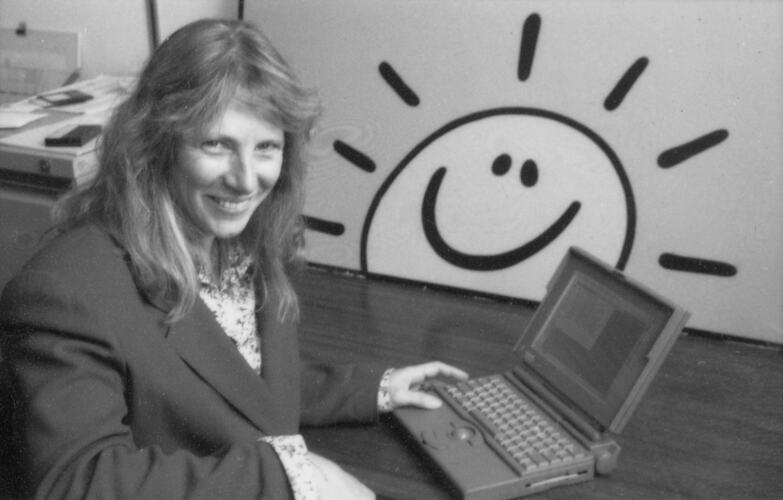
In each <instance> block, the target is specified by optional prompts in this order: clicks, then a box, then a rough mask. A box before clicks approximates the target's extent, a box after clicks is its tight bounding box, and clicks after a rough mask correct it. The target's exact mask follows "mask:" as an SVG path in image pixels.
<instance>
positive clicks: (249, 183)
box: [225, 154, 258, 194]
mask: <svg viewBox="0 0 783 500" xmlns="http://www.w3.org/2000/svg"><path fill="white" fill-rule="evenodd" d="M225 180H226V185H227V186H228V187H230V188H232V189H234V190H235V191H237V192H238V193H242V194H247V193H253V192H255V191H256V189H257V188H258V174H257V172H256V169H255V168H254V161H253V158H252V157H248V156H247V155H242V154H237V155H234V157H233V159H232V162H231V170H230V171H229V173H228V175H226V178H225Z"/></svg>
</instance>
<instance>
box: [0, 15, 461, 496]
mask: <svg viewBox="0 0 783 500" xmlns="http://www.w3.org/2000/svg"><path fill="white" fill-rule="evenodd" d="M318 110H319V105H318V102H317V100H316V98H315V97H314V95H313V94H312V93H310V92H308V91H307V90H306V89H304V88H303V87H302V86H301V85H300V84H299V83H298V82H297V81H296V79H295V78H294V76H293V75H292V74H291V71H290V69H289V68H288V66H287V65H286V63H285V62H284V61H283V60H282V59H281V57H280V56H279V55H278V54H277V52H276V51H275V50H274V49H273V47H272V46H271V45H270V43H269V41H268V40H266V39H265V38H264V36H263V35H262V34H261V33H260V32H259V31H257V30H256V29H255V28H253V27H252V26H251V25H249V24H246V23H242V22H232V21H216V20H203V21H197V22H195V23H192V24H190V25H187V26H185V27H183V28H181V29H180V30H178V31H177V32H176V33H174V34H173V35H172V36H171V37H170V38H169V39H168V40H167V41H166V42H164V43H163V44H162V45H161V46H160V47H159V48H158V49H157V50H156V51H155V52H154V53H153V55H152V57H151V58H150V60H149V61H148V63H147V65H146V67H145V69H144V70H143V72H142V74H141V77H140V79H139V82H138V84H137V87H136V89H135V90H134V92H133V93H132V95H131V96H130V97H129V98H128V99H127V100H126V101H125V102H124V103H123V104H121V105H120V106H119V108H118V109H117V110H116V112H115V113H114V115H113V116H112V119H111V120H110V122H109V124H108V125H107V127H106V129H105V132H104V135H103V138H102V142H101V147H100V170H99V172H98V175H97V178H96V180H95V182H94V183H93V184H91V185H90V186H89V187H87V188H86V189H84V190H82V191H80V192H77V193H74V194H73V195H72V196H71V197H69V198H67V199H65V200H64V201H63V202H62V204H61V205H60V206H59V207H58V210H57V211H56V222H57V225H56V228H57V231H56V232H57V235H56V236H55V237H54V238H53V239H52V240H51V241H50V242H48V244H47V245H46V247H45V248H44V249H43V250H42V251H40V252H39V253H38V254H37V255H36V256H35V257H33V259H32V260H31V261H30V262H29V263H28V264H27V265H26V266H25V268H24V269H23V271H22V272H21V273H20V274H19V275H18V276H17V277H16V278H15V279H14V280H12V281H11V282H10V283H9V284H8V285H7V287H6V290H5V291H4V293H3V297H2V301H1V302H0V311H1V312H0V318H1V320H0V325H2V326H1V327H0V328H2V331H3V355H4V357H5V358H6V361H7V363H8V365H9V368H10V370H11V373H12V385H13V391H14V396H15V399H16V400H17V402H16V405H17V411H16V412H15V414H14V423H13V428H14V433H15V437H16V438H17V439H18V440H19V442H21V443H22V444H21V445H20V446H19V450H18V452H19V456H20V461H21V463H22V465H23V468H24V470H25V472H26V477H25V478H24V479H25V483H26V484H27V485H29V486H30V488H31V489H32V491H34V495H35V497H37V498H58V499H61V498H79V499H81V498H112V499H115V498H166V499H175V498H230V499H243V498H254V499H256V498H289V497H294V498H340V499H346V498H371V497H372V492H370V491H369V490H368V489H367V488H366V487H364V486H363V485H362V484H361V483H360V482H359V481H357V480H356V479H355V478H353V477H352V476H350V475H349V474H347V473H346V472H344V471H343V470H342V469H340V468H339V467H338V466H337V465H335V464H334V463H332V462H330V461H328V460H326V459H324V458H322V457H319V456H317V455H315V454H313V453H310V452H308V451H307V449H306V446H305V444H304V442H303V440H302V438H301V436H300V435H299V434H298V428H299V425H300V424H301V423H305V424H326V423H331V422H336V421H373V420H374V419H375V418H377V414H378V412H379V411H384V410H388V409H390V408H392V407H394V406H397V405H404V404H415V405H418V406H422V407H426V408H430V407H435V406H437V405H438V404H439V403H440V402H439V401H438V400H437V399H436V398H434V397H433V396H431V395H427V394H425V393H422V392H418V391H416V390H414V389H412V387H414V385H415V384H417V383H419V382H421V381H423V380H424V379H426V378H428V377H431V376H435V375H446V376H454V377H459V378H464V377H466V375H465V374H464V373H463V372H462V371H461V370H458V369H456V368H453V367H450V366H448V365H444V364H441V363H428V364H424V365H418V366H413V367H407V368H403V369H398V370H386V371H384V370H382V369H379V368H378V367H365V366H320V365H310V364H301V363H300V361H299V354H298V347H297V338H296V331H295V324H296V320H297V318H298V306H297V299H296V294H295V293H294V290H293V289H292V286H291V283H290V282H289V279H288V277H287V274H286V270H287V269H288V268H289V267H290V266H291V265H292V264H293V263H294V262H295V260H296V255H297V252H298V250H299V249H300V247H301V245H302V238H301V235H302V227H301V218H300V210H301V207H302V198H303V192H302V191H303V185H302V183H303V176H304V159H303V147H304V142H305V139H306V138H307V136H308V133H309V132H310V128H311V126H312V124H313V121H314V119H315V117H316V115H317V113H318Z"/></svg>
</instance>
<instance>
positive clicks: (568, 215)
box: [421, 167, 581, 271]
mask: <svg viewBox="0 0 783 500" xmlns="http://www.w3.org/2000/svg"><path fill="white" fill-rule="evenodd" d="M445 176H446V167H440V168H439V169H437V170H436V171H435V173H433V174H432V177H431V178H430V182H429V183H428V184H427V190H426V192H425V193H424V200H423V203H422V206H421V222H422V225H423V227H424V235H425V236H426V238H427V241H428V242H429V244H430V246H431V247H432V249H433V250H434V251H435V253H437V254H438V256H439V257H440V258H442V259H443V260H445V261H447V262H449V263H451V264H453V265H455V266H458V267H461V268H463V269H468V270H473V271H496V270H499V269H506V268H508V267H511V266H513V265H516V264H518V263H520V262H522V261H524V260H525V259H527V258H529V257H530V256H532V255H535V254H536V253H537V252H539V251H540V250H542V249H544V248H546V246H547V245H549V243H551V242H552V241H554V240H555V239H556V238H557V237H558V236H560V234H561V233H562V232H563V231H564V230H565V229H566V228H567V227H568V225H569V224H570V223H571V221H572V220H574V217H576V214H577V213H578V212H579V209H580V207H581V204H580V203H579V202H578V201H574V202H572V203H571V204H570V205H569V207H568V208H567V209H566V210H565V212H563V214H562V215H561V216H560V217H558V219H557V220H556V221H555V222H554V223H552V224H551V225H550V226H549V227H548V228H547V229H546V230H545V231H543V232H542V233H540V234H539V235H538V236H536V237H535V238H533V239H532V240H530V241H528V242H527V243H525V244H523V245H521V246H518V247H517V248H514V249H513V250H509V251H507V252H502V253H497V254H491V255H475V254H468V253H464V252H461V251H459V250H457V249H455V248H454V247H452V246H451V245H449V244H448V243H446V240H444V239H443V237H442V236H441V234H440V230H439V229H438V223H437V220H436V217H435V205H436V204H437V199H438V192H439V191H440V186H441V184H442V183H443V178H444V177H445Z"/></svg>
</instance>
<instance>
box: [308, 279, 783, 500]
mask: <svg viewBox="0 0 783 500" xmlns="http://www.w3.org/2000/svg"><path fill="white" fill-rule="evenodd" d="M297 288H298V290H299V293H300V296H301V299H302V303H303V324H302V327H301V330H300V331H301V335H302V341H301V343H302V349H303V354H304V355H305V357H316V358H319V359H325V360H329V361H335V362H340V361H346V362H347V361H350V362H362V361H370V362H379V361H380V362H384V363H387V364H388V366H403V365H406V364H411V363H418V362H421V361H424V360H429V359H441V360H443V361H446V362H449V363H452V364H455V365H458V366H460V367H462V368H464V369H466V370H468V371H469V372H470V373H471V375H475V376H478V375H482V374H488V373H496V372H499V371H503V370H504V369H506V368H507V367H509V366H510V365H511V364H512V363H513V361H514V355H513V353H512V347H513V345H514V343H515V341H516V339H517V337H518V335H519V333H520V331H521V329H522V327H523V326H524V324H525V323H526V322H527V321H528V319H529V318H530V316H531V314H532V311H531V310H530V309H529V308H526V307H524V306H520V305H513V304H505V303H499V302H495V301H490V300H488V299H476V298H471V297H466V296H462V295H458V294H455V293H449V292H443V291H436V290H426V289H423V288H421V287H417V286H412V285H404V284H398V283H388V282H383V281H378V280H372V279H365V278H359V277H355V276H350V275H343V274H336V273H334V272H331V271H324V270H321V269H316V268H310V269H309V270H308V271H307V272H305V273H303V274H302V276H300V277H299V278H297ZM305 436H306V439H307V440H308V443H309V446H310V447H311V448H313V449H314V450H316V451H318V452H320V453H322V454H324V455H326V456H329V457H331V458H333V459H335V460H336V461H338V462H340V463H341V464H343V465H344V466H345V467H346V468H347V469H348V470H350V471H351V472H353V473H354V474H356V475H357V476H358V477H359V478H360V479H362V480H363V481H364V482H365V483H367V484H368V485H369V486H370V487H371V488H373V489H374V490H375V491H376V492H377V493H379V495H382V496H384V497H388V498H397V499H440V498H444V499H445V498H450V494H449V493H448V490H447V489H446V483H445V482H444V481H442V480H441V479H440V478H439V477H438V476H437V474H436V472H435V471H434V469H433V468H432V467H431V466H430V465H429V464H428V463H427V462H426V461H425V460H424V459H423V458H422V457H420V456H419V455H418V454H417V453H416V452H415V450H414V449H412V448H411V447H409V446H408V445H407V444H406V443H405V441H404V440H403V436H402V434H401V433H400V432H399V430H398V429H397V428H396V427H395V425H394V422H393V421H392V419H390V418H384V419H382V421H381V422H380V424H378V425H374V426H337V427H330V428H325V429H307V430H305ZM618 441H619V443H620V444H621V445H622V447H623V451H622V454H621V456H620V463H619V466H618V468H617V469H616V470H615V471H614V472H613V473H612V475H610V476H608V477H598V478H596V479H595V480H593V481H590V482H587V483H582V484H578V485H574V486H568V487H561V488H554V489H551V490H548V491H547V492H545V493H543V494H541V495H538V496H537V497H536V498H552V499H577V498H579V499H582V498H598V499H625V498H628V499H646V498H651V499H657V498H666V499H678V498H682V499H685V498H703V499H720V498H725V499H735V498H736V499H745V498H750V499H753V498H783V356H781V350H780V349H779V348H777V347H764V346H758V345H752V344H747V343H741V342H730V341H723V340H717V339H714V338H705V337H704V336H693V335H687V334H685V335H683V336H681V337H680V338H679V339H678V341H677V343H676V344H675V346H674V349H673V350H672V352H671V354H670V355H669V357H668V358H667V360H666V362H665V363H664V365H663V367H662V368H661V370H660V372H659V374H658V376H657V377H656V379H655V381H654V382H653V384H652V386H651V387H650V390H649V391H648V392H647V394H646V396H645V398H644V400H643V401H642V402H641V404H640V405H639V407H638V409H637V411H636V413H635V414H634V416H633V418H632V419H631V421H630V423H629V424H628V425H627V427H626V428H625V430H624V431H623V433H622V435H621V436H620V437H619V439H618Z"/></svg>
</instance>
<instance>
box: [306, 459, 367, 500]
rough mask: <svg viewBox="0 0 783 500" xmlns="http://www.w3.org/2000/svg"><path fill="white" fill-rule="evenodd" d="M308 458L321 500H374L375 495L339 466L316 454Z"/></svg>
mask: <svg viewBox="0 0 783 500" xmlns="http://www.w3.org/2000/svg"><path fill="white" fill-rule="evenodd" d="M307 457H308V458H309V459H310V462H312V464H313V468H314V469H315V472H314V474H313V476H314V477H313V481H314V482H315V489H316V490H317V491H318V498H319V500H374V499H375V493H373V492H372V490H370V489H369V488H368V487H367V486H365V485H364V484H362V483H361V482H360V481H359V480H358V479H356V478H355V477H353V476H352V475H350V474H348V473H347V472H345V471H344V470H343V469H342V468H341V467H340V466H339V465H337V464H336V463H334V462H332V461H331V460H329V459H327V458H324V457H322V456H320V455H316V454H315V453H308V454H307Z"/></svg>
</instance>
